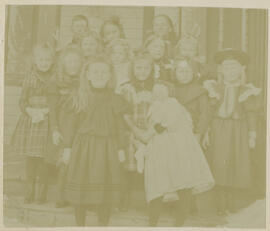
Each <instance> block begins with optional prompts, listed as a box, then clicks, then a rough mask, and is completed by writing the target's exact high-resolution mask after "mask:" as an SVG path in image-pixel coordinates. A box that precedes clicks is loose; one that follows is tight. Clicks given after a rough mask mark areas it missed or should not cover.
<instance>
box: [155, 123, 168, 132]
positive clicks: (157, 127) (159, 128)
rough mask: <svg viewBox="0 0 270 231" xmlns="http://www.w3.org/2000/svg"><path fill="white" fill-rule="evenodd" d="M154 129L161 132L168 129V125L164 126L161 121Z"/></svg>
mask: <svg viewBox="0 0 270 231" xmlns="http://www.w3.org/2000/svg"><path fill="white" fill-rule="evenodd" d="M154 129H155V131H156V132H157V133H159V134H161V133H162V132H164V131H165V130H166V127H164V126H162V125H161V124H160V123H157V124H155V125H154Z"/></svg>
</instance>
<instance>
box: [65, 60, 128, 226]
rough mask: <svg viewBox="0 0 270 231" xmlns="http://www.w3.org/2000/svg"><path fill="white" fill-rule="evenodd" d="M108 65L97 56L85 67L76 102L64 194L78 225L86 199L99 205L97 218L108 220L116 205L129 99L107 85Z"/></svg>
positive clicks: (104, 223) (83, 219) (103, 223)
mask: <svg viewBox="0 0 270 231" xmlns="http://www.w3.org/2000/svg"><path fill="white" fill-rule="evenodd" d="M111 78H112V66H111V63H110V62H108V61H107V59H106V58H105V57H96V59H95V60H93V61H92V62H90V63H89V64H87V65H86V66H85V67H84V70H83V72H82V75H81V79H80V86H79V91H78V94H77V96H75V97H74V102H76V105H77V106H78V107H77V108H78V111H79V112H80V115H79V116H78V118H77V119H78V125H77V127H76V129H75V131H76V132H75V133H76V136H75V139H74V142H73V145H72V150H71V153H70V161H69V168H68V174H67V184H66V193H67V199H68V201H69V202H70V203H72V204H73V205H74V207H75V219H76V223H77V225H78V226H85V222H86V211H87V206H88V205H97V206H98V222H99V225H100V226H107V225H108V223H109V221H110V214H111V208H112V206H113V205H118V203H119V197H120V189H121V184H122V182H123V181H122V179H121V177H123V173H122V169H121V167H120V161H124V160H125V153H124V146H125V142H123V137H122V136H123V134H122V127H123V125H121V124H122V123H124V120H123V115H124V114H125V113H128V112H129V110H130V109H129V108H130V107H129V104H128V103H127V102H126V101H125V100H124V99H123V98H122V97H121V96H119V95H117V94H115V93H114V91H113V90H112V89H111V88H110V87H108V83H109V80H110V79H111Z"/></svg>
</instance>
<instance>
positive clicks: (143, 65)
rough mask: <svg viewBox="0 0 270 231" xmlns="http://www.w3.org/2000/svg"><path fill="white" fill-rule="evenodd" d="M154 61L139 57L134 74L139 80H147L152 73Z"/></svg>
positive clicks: (135, 63)
mask: <svg viewBox="0 0 270 231" xmlns="http://www.w3.org/2000/svg"><path fill="white" fill-rule="evenodd" d="M151 70H152V63H151V62H150V61H149V60H146V59H139V60H136V61H135V62H134V75H135V77H136V79H137V80H140V81H144V80H146V79H147V78H148V77H149V76H150V73H151Z"/></svg>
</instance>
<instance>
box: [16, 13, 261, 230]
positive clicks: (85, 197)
mask: <svg viewBox="0 0 270 231" xmlns="http://www.w3.org/2000/svg"><path fill="white" fill-rule="evenodd" d="M71 29H72V32H73V34H74V36H73V39H72V40H71V42H70V43H69V44H67V45H65V46H61V45H60V44H59V42H58V41H57V40H56V41H55V43H54V44H52V43H49V44H46V45H42V46H37V47H35V49H34V52H33V68H32V69H31V72H30V73H29V74H28V75H27V76H26V78H25V80H24V83H23V87H22V95H21V99H20V108H21V111H22V114H21V116H20V119H19V121H18V124H17V126H16V129H15V132H14V135H13V137H12V144H13V146H14V147H16V150H17V152H19V153H21V154H24V155H25V156H26V179H27V180H26V182H27V187H26V188H27V192H26V197H25V202H26V203H32V202H33V201H35V199H37V201H38V202H39V203H44V202H45V201H46V196H47V195H46V194H47V184H48V182H47V181H48V177H47V176H48V172H49V167H48V166H49V165H52V164H53V165H56V166H57V168H58V170H59V171H58V182H57V187H58V190H57V191H58V197H57V198H58V199H57V203H56V206H57V207H64V206H66V205H68V204H72V205H73V206H74V212H75V219H76V223H77V225H78V226H85V220H86V211H87V209H88V206H89V205H93V204H94V205H98V222H99V225H101V226H107V225H108V224H109V220H110V215H111V209H112V208H113V207H115V206H116V207H120V209H125V207H126V206H127V204H128V200H129V193H130V190H129V189H130V185H132V184H133V177H134V174H135V175H136V174H139V173H143V174H144V184H145V187H144V188H145V194H146V200H147V202H148V203H149V225H150V226H156V225H157V223H158V218H159V215H160V212H161V204H162V203H161V202H162V201H163V202H167V201H175V202H176V203H175V204H176V210H175V211H176V213H175V218H176V223H175V225H176V226H182V225H183V224H184V222H185V219H186V218H187V215H188V213H189V211H190V203H191V201H192V196H191V195H192V194H196V193H201V192H204V191H207V190H209V189H211V188H212V187H213V186H214V184H215V185H216V187H217V209H218V212H219V214H220V215H224V214H225V213H226V212H227V211H228V210H230V211H233V210H234V209H235V208H234V199H233V190H237V189H238V188H248V187H249V186H250V157H249V149H250V148H254V147H255V145H256V126H255V125H256V110H257V109H256V107H255V105H257V104H256V102H255V101H256V96H257V95H258V94H259V93H260V89H258V88H256V87H254V86H253V85H252V84H251V83H248V84H247V83H246V75H245V68H246V65H247V63H248V57H247V55H246V53H244V52H242V51H238V50H234V49H225V50H222V51H219V52H217V54H216V56H215V61H216V63H217V65H218V76H217V79H216V80H214V79H208V76H206V72H205V71H204V67H203V64H202V63H201V62H199V61H198V60H199V59H198V37H197V36H198V34H197V35H196V33H195V34H193V35H192V34H189V35H185V36H183V37H182V38H180V39H179V41H177V38H176V36H175V33H174V30H173V23H172V22H171V20H170V18H169V17H168V16H166V15H158V16H155V18H154V21H153V30H152V31H150V32H149V33H148V34H147V37H146V39H145V40H144V42H143V45H142V47H141V49H140V50H138V51H132V49H131V48H130V46H129V44H128V41H127V40H126V39H125V35H124V30H123V27H122V25H121V24H120V22H119V20H118V19H117V18H115V17H114V18H111V19H108V20H106V21H104V23H103V25H102V26H101V29H100V34H99V35H98V34H97V33H95V32H93V31H91V30H90V29H89V28H88V20H87V18H86V17H84V16H82V15H77V16H74V18H73V20H72V26H71ZM205 79H208V80H205ZM203 150H204V151H203ZM136 172H139V173H136ZM212 174H213V175H212ZM37 178H39V181H37ZM37 182H39V187H38V192H35V188H36V183H37ZM227 201H229V202H230V203H227Z"/></svg>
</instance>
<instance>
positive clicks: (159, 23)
mask: <svg viewBox="0 0 270 231" xmlns="http://www.w3.org/2000/svg"><path fill="white" fill-rule="evenodd" d="M151 35H155V36H157V37H160V38H162V39H164V40H165V42H166V44H167V46H168V56H169V57H170V58H172V57H173V54H174V52H173V50H174V47H175V45H176V42H177V35H176V33H175V30H174V26H173V22H172V20H171V18H170V17H169V16H168V15H166V14H159V15H156V16H155V17H154V20H153V29H152V30H150V31H148V32H147V33H146V36H145V38H146V39H147V38H148V37H149V36H151Z"/></svg>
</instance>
